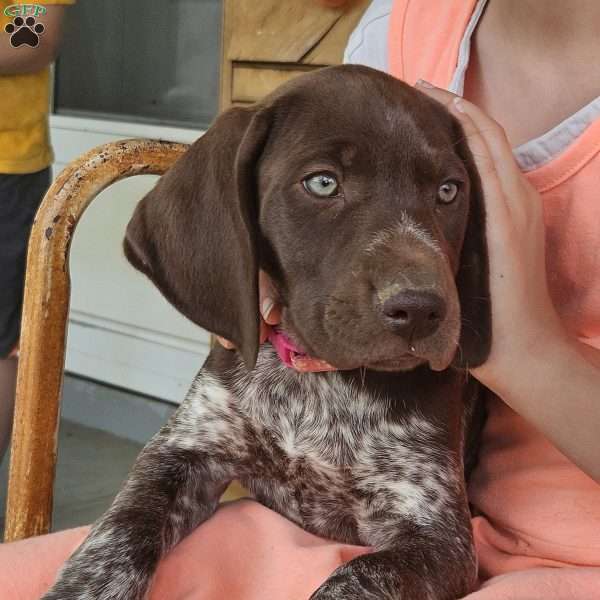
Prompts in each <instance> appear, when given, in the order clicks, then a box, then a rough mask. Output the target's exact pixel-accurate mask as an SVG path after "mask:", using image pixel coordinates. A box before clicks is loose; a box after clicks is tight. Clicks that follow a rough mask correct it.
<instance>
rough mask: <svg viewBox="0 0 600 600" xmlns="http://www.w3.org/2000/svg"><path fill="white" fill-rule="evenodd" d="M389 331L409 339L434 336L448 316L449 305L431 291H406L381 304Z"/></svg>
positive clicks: (383, 317)
mask: <svg viewBox="0 0 600 600" xmlns="http://www.w3.org/2000/svg"><path fill="white" fill-rule="evenodd" d="M380 310H381V313H382V319H383V321H384V323H385V324H386V326H387V327H388V329H391V330H392V331H393V332H394V333H396V334H397V335H400V336H402V337H404V338H406V339H407V340H411V341H412V340H418V339H420V338H424V337H427V336H428V335H431V334H432V333H433V332H434V331H436V329H437V328H438V327H439V326H440V323H441V322H442V319H443V318H444V316H445V315H446V303H445V302H444V300H443V299H442V298H440V296H438V295H437V294H434V293H433V292H429V291H419V290H404V291H402V292H399V293H398V294H394V295H393V296H391V297H390V298H388V299H387V300H385V301H384V302H383V303H382V304H381V305H380Z"/></svg>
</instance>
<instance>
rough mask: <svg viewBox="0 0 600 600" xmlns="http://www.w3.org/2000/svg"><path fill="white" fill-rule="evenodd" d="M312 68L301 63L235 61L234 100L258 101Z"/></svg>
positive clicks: (232, 85)
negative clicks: (277, 63)
mask: <svg viewBox="0 0 600 600" xmlns="http://www.w3.org/2000/svg"><path fill="white" fill-rule="evenodd" d="M308 70H310V68H307V67H304V66H302V65H301V64H300V65H296V64H291V65H285V64H279V65H263V64H258V63H234V65H233V79H232V84H231V99H232V101H233V102H256V101H257V100H260V99H261V98H263V97H264V96H266V95H267V94H270V93H271V92H272V91H273V90H274V89H276V88H278V87H279V86H280V85H281V84H282V83H285V82H286V81H288V80H289V79H292V78H294V77H297V76H298V75H301V74H302V73H306V72H307V71H308Z"/></svg>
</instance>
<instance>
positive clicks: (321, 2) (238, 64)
mask: <svg viewBox="0 0 600 600" xmlns="http://www.w3.org/2000/svg"><path fill="white" fill-rule="evenodd" d="M368 4H369V0H351V1H348V2H346V1H344V0H312V1H310V2H309V1H306V2H298V0H260V1H259V2H257V1H256V0H225V1H224V9H223V10H224V12H223V37H222V44H223V47H222V61H221V101H220V108H221V110H224V109H226V108H229V107H230V106H231V105H232V104H233V103H239V102H247V101H248V100H249V99H252V100H259V99H260V98H262V97H263V96H264V95H265V94H266V93H268V92H269V91H271V90H272V89H274V88H275V87H276V86H277V84H278V83H281V82H282V81H287V79H290V78H291V77H293V76H296V75H299V74H300V73H302V72H304V70H306V69H316V68H320V67H324V66H330V65H336V64H339V63H341V62H342V59H343V53H344V48H345V46H346V42H347V40H348V37H349V36H350V33H351V32H352V30H353V29H354V28H355V27H356V25H357V23H358V21H359V19H360V17H361V15H362V13H363V12H364V11H365V9H366V7H367V6H368ZM264 65H269V69H270V71H261V70H260V69H261V67H263V66H264ZM252 68H256V69H257V71H256V72H254V75H255V76H256V77H254V78H253V77H251V76H250V75H251V74H252V72H251V69H252ZM294 69H295V70H294ZM278 72H279V73H278Z"/></svg>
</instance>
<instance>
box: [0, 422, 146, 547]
mask: <svg viewBox="0 0 600 600" xmlns="http://www.w3.org/2000/svg"><path fill="white" fill-rule="evenodd" d="M58 448H59V455H58V466H57V473H56V484H55V496H54V519H53V529H54V530H58V529H65V528H67V527H75V526H78V525H83V524H86V523H90V522H92V521H94V520H95V519H96V518H97V517H98V516H100V515H101V514H102V513H103V512H104V511H105V510H106V509H107V508H108V506H109V505H110V503H111V501H112V499H113V498H114V496H115V494H116V493H117V491H118V490H119V488H120V487H121V484H122V482H123V480H124V479H125V477H126V476H127V473H128V472H129V469H130V467H131V465H132V464H133V461H134V460H135V458H136V456H137V455H138V453H139V451H140V450H141V448H142V445H141V444H138V443H136V442H132V441H129V440H125V439H123V438H119V437H117V436H114V435H111V434H109V433H105V432H103V431H98V430H97V429H90V428H89V427H84V426H82V425H78V424H76V423H72V422H69V421H63V422H62V424H61V427H60V435H59V446H58ZM7 472H8V459H7V458H5V460H4V462H3V464H2V466H1V468H0V531H2V530H3V529H4V507H5V501H6V480H7ZM0 539H1V538H0Z"/></svg>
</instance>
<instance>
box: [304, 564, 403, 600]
mask: <svg viewBox="0 0 600 600" xmlns="http://www.w3.org/2000/svg"><path fill="white" fill-rule="evenodd" d="M380 583H382V582H377V581H374V580H373V579H372V578H371V577H370V576H369V574H366V573H361V574H359V573H357V572H355V569H353V568H352V567H351V566H350V565H344V566H342V567H340V568H339V569H336V571H334V573H333V574H332V575H331V577H329V579H327V581H325V582H324V583H323V584H322V585H321V586H320V587H319V589H318V590H317V591H316V592H314V594H313V595H312V596H311V597H310V600H401V596H400V595H394V594H393V593H390V592H391V591H390V590H386V589H385V588H386V587H387V585H386V584H385V583H384V585H383V588H382V587H381V585H380Z"/></svg>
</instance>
